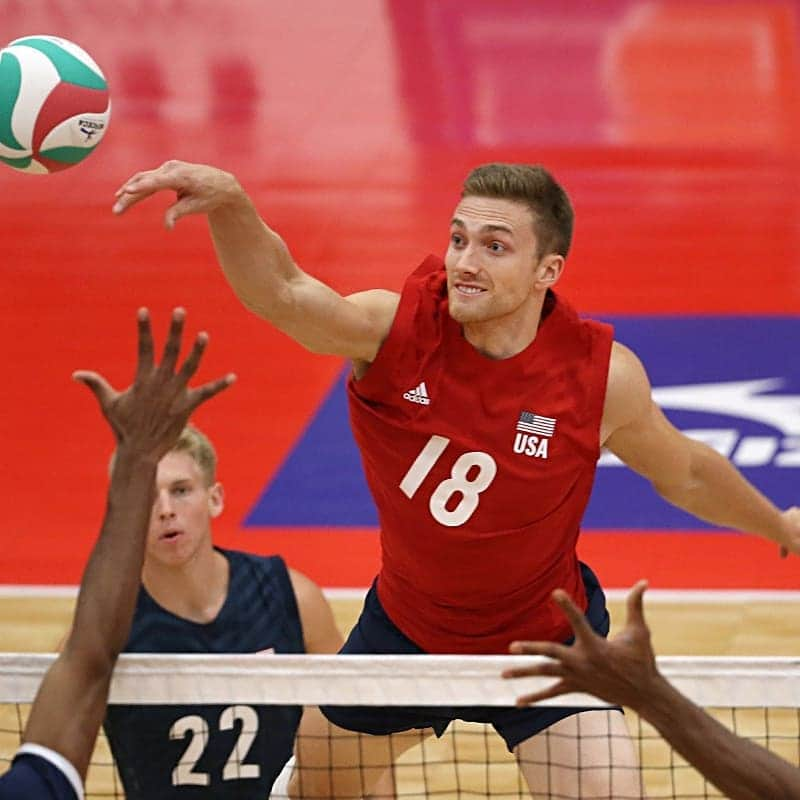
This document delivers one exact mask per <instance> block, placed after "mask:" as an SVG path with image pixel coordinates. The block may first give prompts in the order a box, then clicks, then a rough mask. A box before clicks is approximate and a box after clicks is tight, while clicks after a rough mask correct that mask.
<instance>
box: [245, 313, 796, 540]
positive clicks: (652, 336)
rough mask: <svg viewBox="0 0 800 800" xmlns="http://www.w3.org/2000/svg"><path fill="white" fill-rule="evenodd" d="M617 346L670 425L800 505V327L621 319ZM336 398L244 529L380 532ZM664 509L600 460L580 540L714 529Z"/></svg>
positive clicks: (339, 389) (785, 320)
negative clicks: (635, 361) (638, 369)
mask: <svg viewBox="0 0 800 800" xmlns="http://www.w3.org/2000/svg"><path fill="white" fill-rule="evenodd" d="M608 321H609V322H612V323H613V324H614V326H615V329H616V333H615V338H616V339H617V341H619V342H621V343H622V344H625V345H627V346H628V347H630V348H631V349H632V350H633V351H634V352H635V353H636V354H637V355H638V356H639V357H640V358H641V360H642V362H643V363H644V364H645V366H646V368H647V371H648V373H649V375H650V380H651V383H652V385H653V395H654V397H655V399H656V401H657V402H658V403H659V405H660V406H661V407H662V408H663V409H664V412H665V413H666V415H667V416H668V417H669V419H670V420H671V421H672V423H673V424H674V425H676V426H677V427H678V428H679V429H680V430H682V431H684V432H685V433H687V435H689V436H692V437H693V438H697V439H699V440H701V441H704V442H706V443H707V444H709V445H710V446H712V447H714V448H715V449H716V450H718V451H719V452H721V453H722V454H724V455H725V456H726V457H727V458H729V459H730V460H731V461H733V463H734V464H736V466H737V467H738V468H739V469H740V470H741V471H742V473H743V474H744V475H745V476H746V477H747V479H748V480H750V481H751V482H752V483H754V484H755V485H756V486H757V487H758V488H759V489H761V491H762V492H764V493H765V494H766V495H767V496H768V497H769V498H770V499H771V500H773V501H774V502H775V503H776V504H777V505H778V506H779V507H787V506H790V505H794V504H796V503H797V502H798V500H800V481H798V478H799V477H800V363H799V362H798V357H797V355H796V347H797V343H798V342H800V318H795V317H615V318H608ZM347 372H348V370H347V369H345V371H344V372H343V374H342V375H341V376H340V378H339V379H338V380H337V382H336V383H335V385H334V386H333V388H332V390H331V392H330V393H329V395H328V396H327V398H326V399H325V400H324V402H323V403H322V405H321V407H320V409H319V411H318V413H317V414H316V416H315V417H314V419H313V420H312V422H311V424H310V425H309V427H308V429H307V430H306V431H305V433H304V434H303V436H302V437H301V438H300V440H299V441H298V443H297V445H296V446H295V448H294V450H293V451H292V453H291V454H290V456H289V457H288V459H287V461H286V463H285V464H284V465H283V466H282V467H281V469H280V470H279V471H278V472H277V474H276V475H275V478H274V479H273V481H272V482H271V483H270V484H269V486H268V487H267V488H266V489H265V491H264V492H263V494H262V495H261V497H260V498H259V499H258V501H257V503H256V504H255V507H254V508H253V510H252V511H251V513H250V515H249V516H248V518H247V519H246V520H245V525H247V526H269V525H275V526H309V527H315V526H319V527H323V526H342V527H371V526H375V525H377V514H376V512H375V508H374V505H373V503H372V499H371V497H370V495H369V490H368V489H367V486H366V482H365V480H364V477H363V473H362V470H361V460H360V457H359V454H358V451H357V449H356V446H355V443H354V442H353V438H352V435H351V433H350V429H349V421H348V413H347V398H346V389H345V381H346V376H347ZM710 527H711V526H709V525H706V524H705V523H703V522H701V521H699V520H697V519H695V518H694V517H692V516H690V515H689V514H686V513H684V512H682V511H680V510H678V509H676V508H673V507H672V506H670V505H669V504H667V503H665V502H664V501H663V500H661V498H660V497H658V495H657V494H656V493H655V492H654V491H653V489H652V488H651V487H650V485H649V484H648V483H647V482H646V481H645V480H644V479H642V478H640V477H639V476H637V475H636V474H634V473H633V472H632V471H631V470H630V469H628V468H627V467H625V466H623V465H621V464H620V463H619V462H618V460H617V459H615V458H614V457H613V456H611V454H609V453H606V454H604V455H603V456H602V457H601V459H600V464H599V466H598V469H597V479H596V483H595V489H594V492H593V494H592V498H591V501H590V503H589V507H588V509H587V512H586V515H585V517H584V528H585V529H589V530H590V529H614V530H620V529H638V530H641V529H645V530H646V529H688V530H692V529H696V530H699V529H707V528H710Z"/></svg>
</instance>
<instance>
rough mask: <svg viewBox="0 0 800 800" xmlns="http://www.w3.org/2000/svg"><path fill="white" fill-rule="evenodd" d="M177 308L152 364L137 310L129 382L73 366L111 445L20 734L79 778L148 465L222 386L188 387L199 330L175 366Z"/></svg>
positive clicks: (150, 482) (127, 578) (132, 558)
mask: <svg viewBox="0 0 800 800" xmlns="http://www.w3.org/2000/svg"><path fill="white" fill-rule="evenodd" d="M183 319H184V312H183V310H182V309H176V310H175V311H174V312H173V315H172V324H171V327H170V332H169V336H168V338H167V343H166V347H165V350H164V357H163V359H162V361H161V364H160V365H156V364H155V363H154V359H153V340H152V334H151V330H150V320H149V316H148V313H147V311H146V310H144V309H142V310H140V311H139V316H138V320H139V322H138V324H139V358H138V366H137V370H136V376H135V379H134V382H133V384H132V385H131V386H130V387H129V388H128V389H127V390H125V391H124V392H117V391H115V390H114V389H112V388H111V386H109V384H108V383H107V382H106V381H105V379H104V378H102V377H101V376H100V375H98V374H97V373H94V372H83V371H81V372H76V373H75V374H74V375H73V377H74V378H75V379H76V380H78V381H80V382H82V383H85V384H86V385H87V386H88V387H89V388H90V389H91V390H92V392H93V393H94V395H95V396H96V397H97V400H98V402H99V404H100V409H101V412H102V413H103V416H104V417H105V418H106V420H107V421H108V423H109V425H110V426H111V428H112V430H113V432H114V434H115V436H116V439H117V450H116V453H117V455H116V459H115V463H114V469H113V472H112V475H111V482H110V486H109V490H108V498H107V503H106V513H105V517H104V520H103V525H102V528H101V530H100V535H99V537H98V539H97V542H96V543H95V546H94V548H93V550H92V553H91V556H90V557H89V562H88V564H87V566H86V570H85V571H84V574H83V579H82V580H81V587H80V591H79V594H78V602H77V606H76V609H75V617H74V620H73V623H72V629H71V631H70V634H69V636H68V638H67V640H66V642H65V644H64V649H63V651H62V652H61V654H60V655H59V657H58V658H57V659H56V661H55V663H54V664H53V666H52V667H51V668H50V670H49V671H48V672H47V674H46V675H45V676H44V678H43V680H42V683H41V686H40V687H39V691H38V693H37V696H36V699H35V701H34V704H33V707H32V709H31V714H30V717H29V719H28V724H27V726H26V728H25V732H24V734H23V740H24V741H25V742H30V743H35V744H39V745H43V746H45V747H49V748H50V749H52V750H55V751H56V752H57V753H60V754H61V755H62V756H64V757H65V758H67V759H68V760H69V761H70V762H71V763H72V765H73V766H74V767H75V768H76V769H77V771H78V773H79V774H80V776H81V778H84V777H85V775H86V770H87V767H88V764H89V759H90V757H91V754H92V750H93V748H94V742H95V739H96V737H97V731H98V729H99V727H100V723H101V722H102V719H103V715H104V713H105V707H106V699H107V697H108V687H109V683H110V680H111V673H112V670H113V667H114V663H115V661H116V659H117V656H118V655H119V653H120V651H121V650H122V648H123V647H124V645H125V642H126V641H127V638H128V633H129V629H130V624H131V619H132V617H133V611H134V606H135V603H136V596H137V592H138V588H139V583H140V574H141V568H142V561H143V558H144V544H145V538H146V535H147V529H148V524H149V520H150V511H151V509H152V505H153V499H154V491H155V490H154V486H155V475H156V467H157V465H158V462H159V460H160V459H161V457H162V456H163V455H165V454H166V453H167V452H169V450H170V448H171V447H172V446H173V445H174V444H175V442H176V441H177V439H178V436H179V435H180V432H181V431H182V430H183V428H184V426H185V424H186V421H187V420H188V418H189V416H190V415H191V413H192V411H194V409H195V408H197V406H199V405H200V404H201V403H203V402H204V401H205V400H208V399H209V398H211V397H213V396H214V395H216V394H218V393H219V392H221V391H222V390H223V389H225V388H226V387H227V386H229V385H230V384H231V383H232V382H233V380H234V376H233V375H227V376H226V377H224V378H221V379H219V380H217V381H214V382H212V383H207V384H205V385H203V386H200V387H198V388H196V389H189V388H188V387H187V384H188V382H189V380H190V379H191V377H192V376H193V375H194V373H195V372H196V370H197V367H198V365H199V363H200V358H201V356H202V353H203V350H204V349H205V346H206V343H207V341H208V337H207V336H206V334H204V333H201V334H199V335H198V337H197V339H196V340H195V343H194V347H193V348H192V351H191V353H190V355H189V357H188V358H187V359H186V361H185V362H184V364H183V366H182V367H181V368H180V369H179V370H178V371H177V372H176V369H175V367H176V364H177V359H178V355H179V351H180V343H181V332H182V329H183Z"/></svg>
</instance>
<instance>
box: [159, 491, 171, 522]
mask: <svg viewBox="0 0 800 800" xmlns="http://www.w3.org/2000/svg"><path fill="white" fill-rule="evenodd" d="M156 513H157V514H158V517H159V519H169V517H174V516H175V509H174V508H173V507H172V501H171V499H170V496H169V494H167V493H164V494H163V495H161V496H160V497H159V498H158V500H157V501H156Z"/></svg>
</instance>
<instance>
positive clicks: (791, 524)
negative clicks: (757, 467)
mask: <svg viewBox="0 0 800 800" xmlns="http://www.w3.org/2000/svg"><path fill="white" fill-rule="evenodd" d="M651 391H652V390H651V387H650V381H649V380H648V378H647V374H646V373H645V370H644V367H643V366H642V364H641V362H640V361H639V359H638V358H637V357H636V356H635V355H634V354H633V353H632V352H631V351H630V350H629V349H628V348H626V347H624V346H622V345H620V344H618V343H615V344H614V348H613V350H612V355H611V366H610V368H609V376H608V390H607V393H606V403H605V409H604V412H603V430H602V433H601V435H602V443H603V445H604V446H605V447H607V448H608V449H609V450H610V451H611V452H613V453H614V454H615V455H617V456H618V457H619V458H620V459H622V461H624V462H625V463H626V464H627V465H628V466H629V467H631V469H633V470H635V471H636V472H638V473H639V474H640V475H642V476H643V477H645V478H647V479H648V480H649V481H650V482H651V483H652V484H653V487H654V488H655V489H656V491H657V492H658V493H659V494H660V495H661V496H662V497H663V498H664V499H665V500H667V501H668V502H670V503H672V504H673V505H675V506H678V507H679V508H682V509H683V510H684V511H688V512H689V513H690V514H693V515H694V516H696V517H699V518H700V519H703V520H706V521H707V522H711V523H713V524H714V525H719V526H721V527H724V528H733V529H735V530H740V531H745V532H751V533H756V534H759V535H760V536H763V537H764V538H766V539H770V540H771V541H773V542H776V543H777V544H779V545H780V546H781V548H783V550H784V554H785V551H790V552H793V553H800V509H797V508H790V509H788V510H787V511H783V512H782V511H780V510H779V509H778V508H776V507H775V505H774V504H773V503H772V502H771V501H770V500H769V499H768V498H766V497H765V496H764V495H763V494H762V493H761V492H760V491H758V489H756V488H755V486H753V485H752V484H751V483H749V482H748V481H747V480H746V479H745V478H744V476H743V475H742V474H741V473H740V472H739V471H738V470H737V469H736V467H734V465H733V464H731V462H730V461H728V459H726V458H725V457H723V456H722V455H720V454H719V453H717V452H716V451H715V450H713V449H712V448H710V447H708V446H707V445H705V444H702V443H701V442H697V441H695V440H693V439H690V438H689V437H687V436H685V435H684V434H683V433H681V432H680V431H679V430H677V429H676V428H675V427H674V426H673V425H672V424H671V423H670V422H669V421H668V420H667V418H666V417H665V416H664V414H663V412H662V411H661V409H660V408H658V406H657V405H656V404H655V403H654V402H653V400H652V397H651Z"/></svg>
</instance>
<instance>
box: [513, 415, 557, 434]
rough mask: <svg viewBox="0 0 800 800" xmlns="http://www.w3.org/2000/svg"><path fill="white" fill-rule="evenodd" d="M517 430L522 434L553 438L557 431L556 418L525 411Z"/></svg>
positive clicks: (520, 417) (520, 416)
mask: <svg viewBox="0 0 800 800" xmlns="http://www.w3.org/2000/svg"><path fill="white" fill-rule="evenodd" d="M517 430H518V431H522V433H535V434H536V435H537V436H552V435H553V434H554V433H555V430H556V421H555V418H554V417H543V416H541V415H540V414H534V413H533V412H531V411H523V412H522V413H521V414H520V415H519V421H518V422H517Z"/></svg>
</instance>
